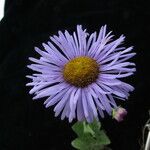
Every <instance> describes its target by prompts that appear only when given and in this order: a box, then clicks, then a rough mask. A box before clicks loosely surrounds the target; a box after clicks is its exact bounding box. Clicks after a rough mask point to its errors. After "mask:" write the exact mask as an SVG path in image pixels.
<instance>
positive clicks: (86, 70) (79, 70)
mask: <svg viewBox="0 0 150 150" xmlns="http://www.w3.org/2000/svg"><path fill="white" fill-rule="evenodd" d="M98 74H99V65H98V63H97V62H96V61H95V60H94V59H92V58H89V57H86V56H81V57H77V58H74V59H72V60H71V61H69V62H68V63H67V64H66V65H65V66H64V69H63V77H64V79H65V81H66V82H68V83H70V84H72V85H74V86H77V87H82V88H83V87H86V86H87V85H89V84H91V83H93V82H95V81H96V79H97V78H98Z"/></svg>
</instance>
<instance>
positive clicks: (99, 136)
mask: <svg viewBox="0 0 150 150" xmlns="http://www.w3.org/2000/svg"><path fill="white" fill-rule="evenodd" d="M96 138H97V141H99V143H100V144H102V145H108V144H110V143H111V142H110V140H109V138H108V136H107V135H106V133H105V131H104V130H101V131H99V132H98V133H97V134H96Z"/></svg>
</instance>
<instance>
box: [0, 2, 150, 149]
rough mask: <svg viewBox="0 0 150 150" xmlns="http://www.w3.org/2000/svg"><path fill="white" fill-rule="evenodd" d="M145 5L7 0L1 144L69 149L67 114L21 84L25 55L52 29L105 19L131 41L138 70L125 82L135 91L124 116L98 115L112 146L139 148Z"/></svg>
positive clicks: (0, 50)
mask: <svg viewBox="0 0 150 150" xmlns="http://www.w3.org/2000/svg"><path fill="white" fill-rule="evenodd" d="M149 20H150V5H149V3H148V1H146V0H144V1H143V0H123V1H122V0H30V1H28V0H13V1H12V0H6V7H5V16H4V18H3V19H2V21H1V22H0V150H27V149H32V150H60V149H61V150H71V149H73V148H72V147H71V146H70V142H71V140H72V139H74V138H75V137H76V136H75V134H74V133H73V132H72V130H71V125H72V124H69V123H68V121H67V120H65V121H61V120H60V119H59V118H55V117H54V113H53V110H52V109H45V108H44V106H43V101H42V100H39V101H32V97H31V96H30V95H29V94H28V91H29V88H27V87H25V84H26V83H27V82H28V80H27V79H26V78H25V75H27V74H30V73H31V72H30V70H28V69H27V68H26V65H27V64H29V61H28V57H29V56H36V53H35V52H34V50H33V47H34V46H39V47H40V46H41V43H42V42H45V41H47V40H48V39H49V35H52V34H56V32H57V30H64V29H68V30H69V31H73V30H75V28H76V25H77V24H82V25H83V26H84V27H85V28H88V31H89V32H93V31H95V30H96V31H98V30H99V28H100V27H101V25H104V24H107V25H108V29H109V30H113V31H114V34H115V35H116V36H117V37H118V36H119V35H121V34H122V33H123V34H125V36H126V37H127V38H126V45H127V46H130V45H134V50H135V51H136V53H137V55H136V57H135V59H134V61H135V62H136V64H137V72H136V74H135V76H134V77H131V78H128V82H130V83H131V84H132V85H134V86H135V91H134V92H133V93H132V94H131V96H130V98H129V100H128V101H127V102H126V103H124V105H123V106H125V107H126V108H127V110H128V116H127V117H126V119H125V121H124V122H122V123H117V122H116V121H114V120H112V119H111V118H110V117H108V116H107V115H106V116H107V117H106V118H105V119H104V120H102V123H103V127H104V128H105V130H106V131H107V134H108V136H109V137H110V139H111V141H112V144H111V145H110V146H111V147H112V149H113V150H138V149H140V144H139V139H140V138H141V135H142V134H141V132H142V127H143V125H144V123H145V122H146V120H147V119H148V117H149V116H148V109H149V108H150V105H149V104H150V103H149V89H150V88H149V87H150V75H149V69H150V67H149V65H150V64H149V59H150V48H149V45H150V44H149V43H150V22H149Z"/></svg>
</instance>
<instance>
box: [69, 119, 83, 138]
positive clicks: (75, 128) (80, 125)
mask: <svg viewBox="0 0 150 150" xmlns="http://www.w3.org/2000/svg"><path fill="white" fill-rule="evenodd" d="M72 129H73V131H74V132H75V133H76V134H77V135H78V136H82V135H83V134H84V126H83V122H76V123H75V124H74V125H73V126H72Z"/></svg>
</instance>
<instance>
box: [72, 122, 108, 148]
mask: <svg viewBox="0 0 150 150" xmlns="http://www.w3.org/2000/svg"><path fill="white" fill-rule="evenodd" d="M100 128H101V124H100V122H98V121H97V120H95V121H93V122H92V123H90V124H89V123H86V122H77V123H75V124H74V125H73V127H72V129H73V131H74V132H75V133H76V134H77V135H78V138H76V139H75V140H74V141H72V143H71V144H72V146H73V147H74V148H76V149H78V150H104V147H105V146H106V145H108V144H110V140H109V138H108V137H107V135H106V134H105V132H104V130H100Z"/></svg>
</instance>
